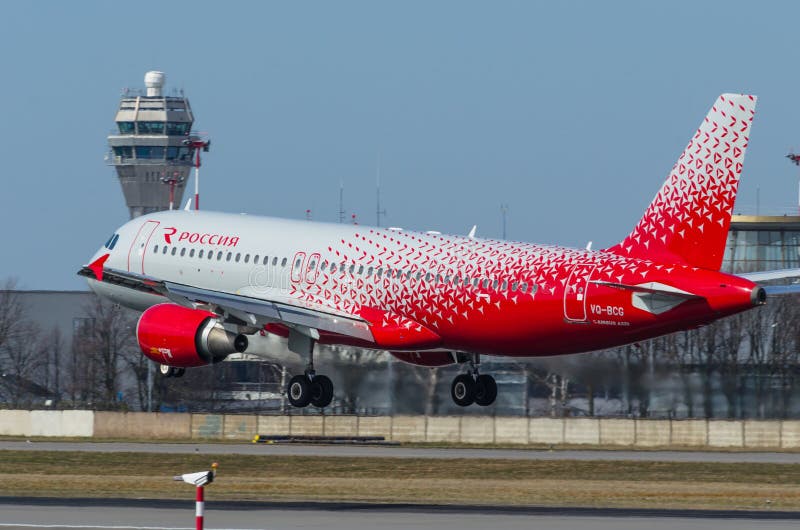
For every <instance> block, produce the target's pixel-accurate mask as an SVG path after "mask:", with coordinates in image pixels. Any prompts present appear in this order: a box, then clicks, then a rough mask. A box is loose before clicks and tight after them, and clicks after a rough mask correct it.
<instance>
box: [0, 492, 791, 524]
mask: <svg viewBox="0 0 800 530" xmlns="http://www.w3.org/2000/svg"><path fill="white" fill-rule="evenodd" d="M205 522H206V528H209V529H220V528H231V529H256V528H259V529H262V528H263V529H270V530H278V529H292V528H306V529H320V530H322V529H324V530H350V529H352V530H361V529H364V530H367V529H387V530H394V529H398V530H399V529H407V528H431V529H453V530H456V529H457V530H472V529H476V530H477V529H485V528H492V529H493V530H505V529H534V530H537V529H556V530H561V529H576V530H582V529H586V530H589V529H592V530H612V529H618V530H628V529H630V530H634V529H636V530H638V529H641V528H647V529H648V530H683V529H690V528H691V529H707V530H712V529H722V528H724V529H725V530H738V529H750V528H759V529H767V530H773V529H774V530H777V529H789V528H792V529H795V528H797V527H798V524H800V513H787V512H765V513H762V512H716V511H687V510H674V511H670V510H656V511H645V510H612V509H586V508H492V507H474V506H451V507H441V506H407V505H406V506H393V505H365V504H322V503H306V504H292V503H237V502H216V503H215V502H214V499H213V493H212V492H209V493H208V494H207V495H206V517H205ZM5 528H20V529H22V528H52V529H60V528H63V529H76V528H94V529H113V530H122V529H138V530H177V529H187V530H190V529H193V528H194V502H193V501H192V499H191V495H187V499H186V500H185V501H146V500H122V499H119V500H118V499H36V498H8V497H6V498H0V529H5Z"/></svg>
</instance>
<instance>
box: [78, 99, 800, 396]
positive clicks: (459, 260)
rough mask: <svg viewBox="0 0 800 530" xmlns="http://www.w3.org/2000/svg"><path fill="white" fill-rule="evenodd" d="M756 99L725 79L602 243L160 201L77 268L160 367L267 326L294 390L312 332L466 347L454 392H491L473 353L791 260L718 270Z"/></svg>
mask: <svg viewBox="0 0 800 530" xmlns="http://www.w3.org/2000/svg"><path fill="white" fill-rule="evenodd" d="M755 104H756V98H755V97H754V96H749V95H736V94H723V95H721V96H720V97H719V98H718V99H717V100H716V102H715V103H714V105H713V106H712V108H711V110H710V111H709V112H708V115H707V116H706V117H705V119H704V120H703V121H702V123H701V124H700V126H699V128H698V129H697V132H696V133H695V134H694V135H693V136H692V138H691V140H690V141H689V144H688V145H687V146H686V149H685V150H684V151H683V153H681V155H680V157H679V158H678V161H677V162H676V163H675V165H674V166H673V168H672V170H671V171H670V173H669V175H668V176H667V179H666V181H665V182H664V183H663V185H662V187H661V188H660V190H659V191H658V193H657V194H656V196H655V198H654V199H653V201H652V203H651V204H650V206H649V207H648V208H647V210H646V211H645V213H644V215H643V217H642V218H641V220H640V221H639V222H638V224H637V225H636V226H635V227H634V229H633V231H632V232H631V233H630V234H629V235H628V236H626V237H625V238H624V239H623V240H622V241H621V242H620V243H618V244H616V245H614V246H612V247H610V248H606V249H602V250H591V245H587V248H585V249H571V248H562V247H557V246H545V245H535V244H529V243H519V242H512V241H502V240H491V239H481V238H478V237H475V234H474V233H472V232H471V233H470V235H469V236H450V235H442V234H440V233H438V232H417V231H407V230H403V229H400V228H376V227H367V226H356V225H343V224H332V223H319V222H309V221H305V220H303V221H299V220H289V219H277V218H269V217H259V216H251V215H243V214H228V213H216V212H208V211H163V212H157V213H152V214H148V215H145V216H142V217H138V218H136V219H133V220H131V221H129V222H127V223H125V224H124V225H123V226H121V227H120V228H119V229H118V230H116V232H114V234H113V235H112V236H111V238H110V239H109V240H108V241H107V242H106V244H105V245H104V246H103V247H102V248H100V250H98V251H97V253H96V254H95V255H94V256H93V258H92V259H91V261H90V263H89V264H88V265H86V266H84V267H83V268H81V269H80V271H79V273H78V274H79V275H81V276H84V277H86V278H87V281H88V283H89V286H90V287H91V289H92V290H94V291H95V292H96V293H97V294H99V295H101V296H104V297H107V298H109V299H111V300H113V301H115V302H117V303H119V304H122V305H124V306H127V307H130V308H133V309H136V310H139V311H142V314H141V316H140V318H139V321H138V324H137V329H136V335H137V339H138V342H139V345H140V347H141V350H142V353H143V354H144V355H145V356H147V357H148V358H150V359H151V360H153V361H155V362H157V363H159V364H160V365H161V372H162V373H163V374H164V375H167V376H169V375H175V376H179V375H182V374H183V371H184V370H185V369H186V368H191V367H196V366H203V365H207V364H213V363H218V362H220V361H222V360H224V359H225V358H226V357H227V356H228V355H231V354H233V353H235V352H245V353H253V354H255V355H261V356H268V355H269V352H268V351H267V348H266V347H265V340H264V335H270V334H274V335H277V336H279V337H283V338H285V339H287V340H288V349H289V350H290V351H291V352H294V353H295V354H297V355H299V356H301V357H302V359H303V360H304V361H305V362H306V363H307V364H306V367H305V370H304V372H303V373H302V374H298V375H295V376H294V377H292V378H291V380H290V381H289V384H288V386H287V389H286V392H287V397H288V400H289V402H290V403H291V404H292V405H293V406H295V407H306V406H308V405H313V406H316V407H325V406H327V405H329V404H330V403H331V400H332V398H333V384H332V382H331V380H330V378H328V377H327V376H325V375H322V374H317V373H316V371H315V370H314V347H315V345H316V344H341V345H350V346H355V347H363V348H371V349H378V350H387V351H389V352H390V353H391V354H392V355H393V356H395V357H396V358H398V359H400V360H401V361H404V362H407V363H411V364H415V365H420V366H428V367H437V366H445V365H450V364H454V363H459V364H462V365H463V366H464V367H465V370H464V372H463V373H461V374H459V375H458V376H456V377H455V378H454V380H453V382H452V385H451V397H452V399H453V401H454V402H455V403H456V404H458V405H460V406H469V405H472V404H477V405H479V406H488V405H491V404H492V403H493V402H494V401H495V399H496V397H497V384H496V382H495V379H494V378H493V377H492V376H491V375H490V374H485V373H481V372H480V359H481V356H485V355H489V356H514V357H530V356H553V355H564V354H573V353H578V352H590V351H596V350H602V349H605V348H610V347H614V346H619V345H623V344H630V343H636V342H639V341H642V340H645V339H649V338H652V337H657V336H660V335H664V334H668V333H672V332H675V331H679V330H686V329H691V328H696V327H699V326H703V325H706V324H709V323H710V322H712V321H714V320H717V319H719V318H722V317H725V316H728V315H733V314H735V313H739V312H742V311H746V310H748V309H751V308H754V307H758V306H760V305H763V304H765V303H766V300H767V292H768V290H769V289H770V288H769V287H762V286H760V285H758V284H756V283H755V282H754V279H757V280H764V279H772V278H776V277H782V276H789V275H790V272H793V273H794V275H798V274H797V273H798V271H797V270H793V271H790V272H787V271H777V272H775V273H773V274H772V275H770V274H765V273H758V274H757V275H755V276H753V278H748V275H746V274H744V275H739V276H734V275H731V274H726V273H723V272H720V270H719V269H720V265H721V263H722V258H723V253H724V250H725V241H726V237H727V233H728V228H729V225H730V219H731V212H732V210H733V206H734V200H735V198H736V191H737V187H738V183H739V178H740V175H741V172H742V163H743V161H744V154H745V150H746V148H747V144H748V141H749V139H748V137H749V134H750V126H751V123H752V120H753V117H754V114H755Z"/></svg>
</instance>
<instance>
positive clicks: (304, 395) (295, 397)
mask: <svg viewBox="0 0 800 530" xmlns="http://www.w3.org/2000/svg"><path fill="white" fill-rule="evenodd" d="M286 394H287V395H288V397H289V403H291V404H292V406H294V407H300V408H303V407H307V406H308V404H309V403H311V381H309V380H308V377H306V376H305V374H303V375H296V376H294V377H292V378H291V379H290V380H289V386H288V388H287V389H286Z"/></svg>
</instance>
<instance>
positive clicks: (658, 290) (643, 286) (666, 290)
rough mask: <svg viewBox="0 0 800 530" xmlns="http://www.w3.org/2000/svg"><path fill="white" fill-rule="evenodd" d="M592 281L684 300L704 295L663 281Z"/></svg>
mask: <svg viewBox="0 0 800 530" xmlns="http://www.w3.org/2000/svg"><path fill="white" fill-rule="evenodd" d="M591 283H593V284H595V285H605V286H606V287H613V288H614V289H624V290H626V291H634V292H637V293H650V294H662V295H664V296H672V297H674V298H682V299H684V300H689V299H692V298H703V297H702V296H698V295H696V294H692V293H687V292H686V291H681V290H680V289H675V288H674V287H670V286H669V285H664V284H662V283H657V282H649V283H640V284H638V285H628V284H625V283H615V282H604V281H600V280H595V281H592V282H591Z"/></svg>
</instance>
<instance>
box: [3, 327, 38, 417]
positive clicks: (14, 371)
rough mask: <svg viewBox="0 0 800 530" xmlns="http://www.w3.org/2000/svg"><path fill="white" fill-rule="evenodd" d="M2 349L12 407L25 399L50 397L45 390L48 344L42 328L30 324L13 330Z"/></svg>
mask: <svg viewBox="0 0 800 530" xmlns="http://www.w3.org/2000/svg"><path fill="white" fill-rule="evenodd" d="M13 329H14V331H13V332H12V333H10V334H9V335H8V336H7V338H6V341H5V344H4V345H3V348H2V353H3V361H4V362H3V365H4V368H3V379H4V381H5V382H6V387H7V394H8V397H9V398H10V399H9V400H10V402H11V405H12V406H15V407H16V406H19V405H20V404H21V403H22V402H23V400H24V398H25V397H27V396H32V395H38V396H42V395H43V394H46V393H47V389H46V388H45V387H42V386H41V384H40V383H42V382H43V377H42V376H43V373H44V372H45V369H46V366H47V363H46V361H47V360H46V356H45V355H44V349H45V347H44V341H43V340H42V336H41V333H40V331H39V329H38V327H37V326H36V325H35V324H33V323H32V322H30V321H28V320H22V321H18V322H17V323H16V324H14V326H13Z"/></svg>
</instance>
